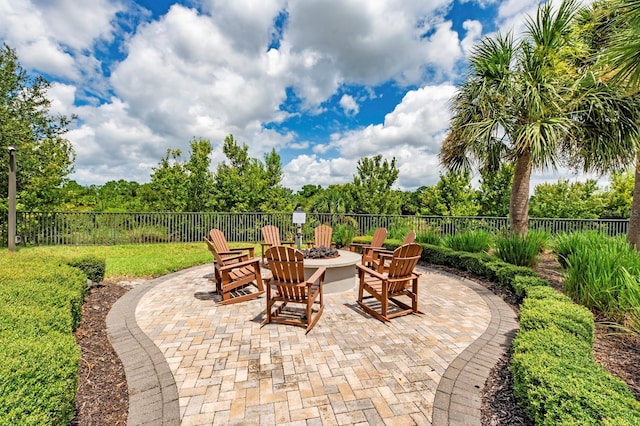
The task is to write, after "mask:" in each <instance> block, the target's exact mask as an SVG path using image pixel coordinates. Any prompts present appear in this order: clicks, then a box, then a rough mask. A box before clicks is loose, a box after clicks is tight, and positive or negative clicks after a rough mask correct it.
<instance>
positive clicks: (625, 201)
mask: <svg viewBox="0 0 640 426" xmlns="http://www.w3.org/2000/svg"><path fill="white" fill-rule="evenodd" d="M635 179H636V178H635V176H634V174H633V172H630V171H627V172H624V173H612V174H611V176H610V178H609V189H608V191H606V192H605V193H604V194H603V199H604V211H603V213H602V214H601V217H603V218H612V219H613V218H616V219H626V218H628V217H629V215H630V214H631V206H632V203H633V199H634V195H633V188H634V184H635Z"/></svg>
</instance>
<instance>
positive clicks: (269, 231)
mask: <svg viewBox="0 0 640 426" xmlns="http://www.w3.org/2000/svg"><path fill="white" fill-rule="evenodd" d="M261 231H262V239H263V240H264V242H265V243H266V244H269V246H270V247H274V246H279V245H280V230H279V229H278V227H277V226H274V225H266V226H263V227H262V229H261Z"/></svg>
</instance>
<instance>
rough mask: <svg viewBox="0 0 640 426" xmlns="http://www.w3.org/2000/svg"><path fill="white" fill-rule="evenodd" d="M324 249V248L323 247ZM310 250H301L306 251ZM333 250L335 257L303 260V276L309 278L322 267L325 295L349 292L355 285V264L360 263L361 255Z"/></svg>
mask: <svg viewBox="0 0 640 426" xmlns="http://www.w3.org/2000/svg"><path fill="white" fill-rule="evenodd" d="M325 249H326V247H325ZM308 250H312V249H307V250H303V252H304V251H308ZM327 250H334V251H335V252H337V256H336V255H334V256H333V257H329V258H310V257H309V258H305V259H304V276H305V278H309V277H310V276H311V275H312V274H313V273H314V272H315V271H316V270H317V269H318V268H320V267H322V266H324V267H325V268H327V271H326V273H325V276H324V286H323V288H322V290H323V292H324V293H325V294H329V293H340V292H343V291H350V290H353V288H354V287H355V285H356V267H355V265H356V263H358V262H360V260H361V258H362V255H360V254H358V253H353V252H350V251H346V250H336V249H327Z"/></svg>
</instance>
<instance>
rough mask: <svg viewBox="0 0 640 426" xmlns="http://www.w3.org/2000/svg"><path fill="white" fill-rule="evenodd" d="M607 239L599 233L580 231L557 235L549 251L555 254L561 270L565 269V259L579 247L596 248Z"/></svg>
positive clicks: (552, 240)
mask: <svg viewBox="0 0 640 426" xmlns="http://www.w3.org/2000/svg"><path fill="white" fill-rule="evenodd" d="M607 238H609V237H608V236H607V235H606V234H604V233H602V232H600V231H580V232H569V233H563V234H557V235H555V236H554V237H553V238H552V239H551V249H552V250H553V252H554V253H555V254H556V257H557V259H558V262H559V263H560V265H562V267H563V268H566V267H567V259H568V258H569V256H570V255H571V254H572V253H574V252H575V251H576V250H577V249H578V248H579V247H582V246H583V245H588V246H590V247H593V246H597V245H599V243H600V242H601V241H603V240H604V239H607Z"/></svg>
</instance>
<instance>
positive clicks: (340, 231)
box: [331, 219, 357, 248]
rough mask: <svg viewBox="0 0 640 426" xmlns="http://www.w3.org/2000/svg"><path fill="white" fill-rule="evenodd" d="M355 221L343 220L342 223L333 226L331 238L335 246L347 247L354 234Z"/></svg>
mask: <svg viewBox="0 0 640 426" xmlns="http://www.w3.org/2000/svg"><path fill="white" fill-rule="evenodd" d="M356 227H357V223H356V222H355V221H353V219H352V221H348V220H345V221H344V222H343V223H341V224H339V225H337V226H335V227H334V228H333V232H332V238H331V239H332V240H333V242H334V243H336V247H338V248H342V247H349V245H350V244H351V243H352V242H353V239H354V237H355V236H356V229H357V228H356Z"/></svg>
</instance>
